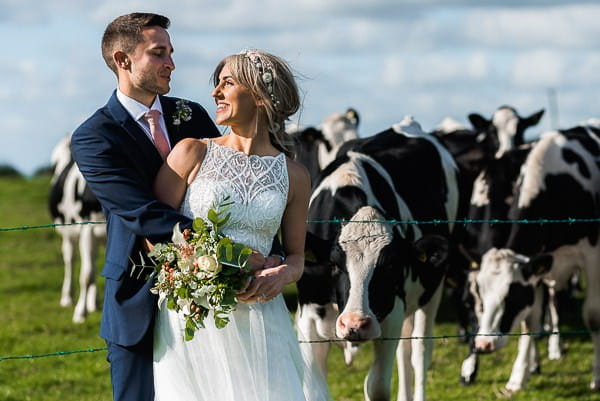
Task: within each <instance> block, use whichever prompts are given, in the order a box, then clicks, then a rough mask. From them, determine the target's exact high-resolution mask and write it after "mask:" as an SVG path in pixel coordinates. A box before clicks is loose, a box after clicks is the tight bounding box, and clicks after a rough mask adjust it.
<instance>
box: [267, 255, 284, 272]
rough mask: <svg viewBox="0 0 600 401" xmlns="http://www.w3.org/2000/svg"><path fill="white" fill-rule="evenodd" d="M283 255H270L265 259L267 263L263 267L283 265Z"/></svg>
mask: <svg viewBox="0 0 600 401" xmlns="http://www.w3.org/2000/svg"><path fill="white" fill-rule="evenodd" d="M283 260H284V259H283V257H281V256H279V255H269V257H267V259H265V264H264V265H263V269H270V268H272V267H277V266H281V265H282V264H283Z"/></svg>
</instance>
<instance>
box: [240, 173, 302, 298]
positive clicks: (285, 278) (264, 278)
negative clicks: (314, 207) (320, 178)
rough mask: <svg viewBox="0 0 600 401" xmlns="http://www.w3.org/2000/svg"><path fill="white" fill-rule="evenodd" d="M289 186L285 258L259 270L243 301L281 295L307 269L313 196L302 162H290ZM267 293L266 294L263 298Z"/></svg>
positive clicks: (283, 228)
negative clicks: (306, 256)
mask: <svg viewBox="0 0 600 401" xmlns="http://www.w3.org/2000/svg"><path fill="white" fill-rule="evenodd" d="M288 173H289V176H290V189H289V195H288V203H287V205H286V208H285V211H284V213H283V219H282V223H281V234H282V242H283V248H284V250H285V254H286V258H285V260H283V262H282V263H281V264H280V265H279V266H275V267H270V268H265V269H262V270H259V271H258V272H256V273H255V275H254V280H252V282H251V283H250V285H249V286H248V288H247V289H246V290H245V292H244V293H242V294H239V295H238V299H239V300H240V301H243V302H256V301H259V302H260V301H266V300H269V299H271V298H273V297H275V296H277V295H279V294H280V293H281V292H282V291H283V289H284V287H285V286H286V285H287V284H291V283H294V282H296V281H298V280H299V279H300V276H302V272H303V271H304V241H305V239H306V218H307V216H308V201H309V199H310V175H309V173H308V170H307V169H306V168H305V167H304V166H302V165H301V164H299V163H297V162H294V161H288ZM263 296H264V297H263Z"/></svg>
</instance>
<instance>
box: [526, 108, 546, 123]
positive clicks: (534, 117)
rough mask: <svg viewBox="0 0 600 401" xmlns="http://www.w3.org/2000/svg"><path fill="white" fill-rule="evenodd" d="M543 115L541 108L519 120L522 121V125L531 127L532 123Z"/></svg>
mask: <svg viewBox="0 0 600 401" xmlns="http://www.w3.org/2000/svg"><path fill="white" fill-rule="evenodd" d="M543 115H544V109H541V110H540V111H538V112H537V113H533V114H532V115H530V116H529V117H527V118H523V119H521V121H522V122H523V126H524V127H533V126H534V125H537V124H538V123H539V122H540V120H541V119H542V116H543Z"/></svg>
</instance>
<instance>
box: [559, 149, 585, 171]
mask: <svg viewBox="0 0 600 401" xmlns="http://www.w3.org/2000/svg"><path fill="white" fill-rule="evenodd" d="M562 157H563V159H564V160H565V161H566V162H567V163H568V164H576V165H577V169H578V170H579V174H581V175H582V176H583V177H585V178H586V179H589V178H590V177H591V176H592V175H591V173H590V170H589V169H588V167H587V165H586V164H585V161H584V160H583V159H582V158H581V156H579V155H578V154H577V153H575V152H574V151H573V150H571V149H566V148H565V149H563V151H562Z"/></svg>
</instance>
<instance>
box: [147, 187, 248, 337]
mask: <svg viewBox="0 0 600 401" xmlns="http://www.w3.org/2000/svg"><path fill="white" fill-rule="evenodd" d="M233 204H234V202H232V201H229V197H226V198H224V199H223V200H222V201H220V202H218V203H216V205H214V206H213V207H212V208H211V209H210V210H209V211H208V213H207V216H206V217H207V220H208V221H206V220H204V219H202V218H196V219H194V221H193V224H192V230H190V229H185V230H183V232H182V231H181V230H180V228H179V224H176V225H175V227H174V228H173V237H172V242H170V243H167V244H162V243H158V244H156V245H155V246H154V249H153V250H152V251H151V252H150V253H149V256H151V257H152V258H154V260H155V261H156V262H157V263H156V265H155V266H154V272H155V276H156V284H155V285H154V287H153V288H152V289H151V290H150V291H152V292H153V293H154V294H158V296H159V300H158V305H159V308H161V307H162V306H163V304H164V302H166V305H167V308H168V309H171V310H174V311H177V312H181V313H182V314H183V316H184V317H185V322H186V326H185V332H184V337H185V339H186V340H191V339H192V338H194V334H195V332H196V330H198V329H200V328H203V327H205V324H204V320H205V319H206V318H207V317H208V315H209V313H210V312H211V311H212V315H213V319H214V322H215V326H216V327H218V328H223V327H225V326H226V325H227V323H228V322H229V316H228V315H229V314H230V313H231V312H232V311H234V310H235V308H236V305H237V298H236V294H237V292H238V291H239V290H240V289H241V288H242V287H243V286H244V284H245V283H246V280H247V279H248V272H249V266H248V263H247V262H248V258H249V257H250V255H251V254H252V250H251V249H250V248H248V247H247V246H244V245H242V244H238V243H235V242H233V241H232V240H231V239H230V238H228V237H227V236H225V235H224V234H223V233H222V229H223V227H225V226H226V224H227V222H228V221H229V217H230V216H231V213H229V212H228V210H229V208H230V207H231V206H232V205H233Z"/></svg>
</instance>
